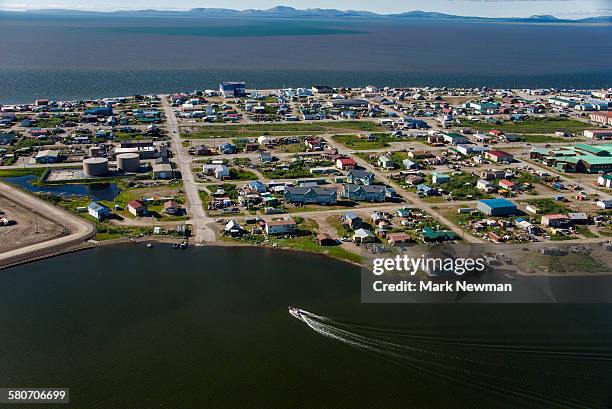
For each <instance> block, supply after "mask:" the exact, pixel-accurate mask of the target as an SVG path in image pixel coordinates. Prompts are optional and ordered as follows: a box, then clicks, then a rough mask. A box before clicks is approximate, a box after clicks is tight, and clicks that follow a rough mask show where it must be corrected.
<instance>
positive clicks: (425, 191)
mask: <svg viewBox="0 0 612 409" xmlns="http://www.w3.org/2000/svg"><path fill="white" fill-rule="evenodd" d="M416 190H417V193H418V194H422V195H425V196H433V195H435V194H436V191H435V190H434V189H433V188H432V187H430V186H427V185H418V186H417V188H416Z"/></svg>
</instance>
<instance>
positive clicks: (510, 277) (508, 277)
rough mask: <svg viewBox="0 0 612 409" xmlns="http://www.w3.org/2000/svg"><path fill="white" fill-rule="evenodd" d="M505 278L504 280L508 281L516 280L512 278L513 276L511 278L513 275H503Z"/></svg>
mask: <svg viewBox="0 0 612 409" xmlns="http://www.w3.org/2000/svg"><path fill="white" fill-rule="evenodd" d="M505 276H506V278H507V279H509V280H514V279H515V278H516V277H514V276H513V275H511V274H505Z"/></svg>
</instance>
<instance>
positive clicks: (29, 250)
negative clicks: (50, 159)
mask: <svg viewBox="0 0 612 409" xmlns="http://www.w3.org/2000/svg"><path fill="white" fill-rule="evenodd" d="M0 198H1V199H0V203H1V204H2V206H5V208H4V209H2V210H4V211H5V212H7V215H9V213H10V215H9V216H10V218H13V219H15V220H17V225H16V226H11V227H10V228H11V229H13V231H12V232H13V233H15V234H17V236H16V238H15V237H13V236H12V235H11V240H12V241H14V242H15V243H0V268H4V267H7V266H10V265H14V264H18V263H22V262H25V261H28V260H32V259H36V258H40V257H46V256H49V255H53V254H57V253H61V252H64V251H68V250H70V249H71V248H73V247H75V246H79V245H82V244H83V243H84V242H85V241H86V240H88V239H89V238H91V237H93V235H94V234H95V227H94V226H93V225H92V224H91V223H89V222H87V221H86V220H83V219H81V218H79V217H77V216H75V215H72V214H70V213H69V212H67V211H65V210H63V209H60V208H57V207H55V206H53V205H51V204H49V203H47V202H45V201H43V200H40V199H38V198H37V197H35V196H32V195H29V194H27V193H25V192H22V191H21V190H18V189H16V188H14V187H12V186H9V185H6V184H4V183H0ZM20 221H21V223H23V224H24V226H23V227H20V226H19V224H20ZM31 227H34V228H33V229H32V228H31ZM37 228H38V233H37V232H36V231H37ZM8 234H10V232H9V233H8ZM2 241H3V242H4V241H5V240H2ZM13 244H16V245H15V246H13Z"/></svg>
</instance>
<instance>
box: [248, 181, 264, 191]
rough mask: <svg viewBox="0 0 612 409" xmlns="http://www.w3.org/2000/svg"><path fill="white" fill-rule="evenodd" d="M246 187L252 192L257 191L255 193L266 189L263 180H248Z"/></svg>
mask: <svg viewBox="0 0 612 409" xmlns="http://www.w3.org/2000/svg"><path fill="white" fill-rule="evenodd" d="M248 188H249V190H252V191H253V192H257V193H264V192H266V191H267V190H268V188H267V187H266V185H265V184H264V183H263V182H260V181H259V180H254V181H252V182H249V183H248Z"/></svg>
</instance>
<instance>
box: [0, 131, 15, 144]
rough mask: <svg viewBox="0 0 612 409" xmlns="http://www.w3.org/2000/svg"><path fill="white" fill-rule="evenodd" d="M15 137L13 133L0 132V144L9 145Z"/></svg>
mask: <svg viewBox="0 0 612 409" xmlns="http://www.w3.org/2000/svg"><path fill="white" fill-rule="evenodd" d="M16 138H17V137H16V136H15V134H13V133H3V134H0V145H9V144H11V143H13V142H14V141H15V139H16Z"/></svg>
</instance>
